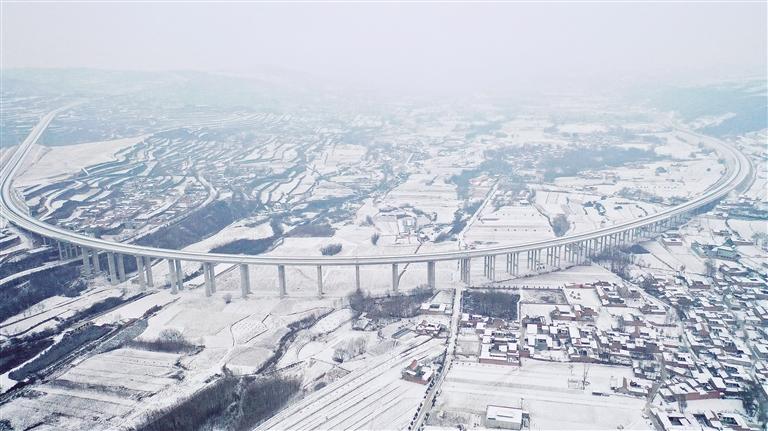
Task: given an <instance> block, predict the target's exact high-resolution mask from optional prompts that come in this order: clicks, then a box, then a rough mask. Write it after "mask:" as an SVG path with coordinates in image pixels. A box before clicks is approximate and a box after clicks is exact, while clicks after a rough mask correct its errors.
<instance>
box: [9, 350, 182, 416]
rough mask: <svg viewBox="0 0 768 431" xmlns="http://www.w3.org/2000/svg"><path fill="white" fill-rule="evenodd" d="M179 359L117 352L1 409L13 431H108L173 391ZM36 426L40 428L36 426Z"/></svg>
mask: <svg viewBox="0 0 768 431" xmlns="http://www.w3.org/2000/svg"><path fill="white" fill-rule="evenodd" d="M178 359H179V355H178V354H172V353H160V352H149V351H146V350H135V349H117V350H113V351H111V352H107V353H103V354H100V355H96V356H93V357H91V358H88V359H86V360H85V361H83V362H81V363H79V364H78V365H76V366H75V367H73V368H71V369H70V370H68V371H67V372H66V373H64V374H63V375H61V376H60V377H58V378H57V379H55V380H53V381H51V382H49V383H46V384H44V385H39V386H36V387H35V391H36V396H35V397H29V398H28V397H20V398H16V399H14V400H13V401H12V402H10V403H7V404H6V405H5V406H4V407H3V417H8V418H13V422H12V424H13V426H14V428H15V429H28V428H29V427H34V428H35V429H50V430H53V429H57V430H83V429H91V430H111V429H117V428H118V427H119V426H120V423H121V418H122V417H123V416H126V415H128V414H130V413H131V412H133V411H135V410H136V409H144V408H146V407H149V406H147V405H146V404H145V403H146V400H147V399H150V398H151V397H152V396H153V395H155V394H157V393H158V392H160V391H162V390H163V389H166V388H168V387H170V386H174V385H176V384H177V383H178V381H179V379H178V377H179V376H180V375H181V373H182V369H181V368H180V367H179V366H178V364H177V363H176V362H177V360H178ZM38 425H41V426H38Z"/></svg>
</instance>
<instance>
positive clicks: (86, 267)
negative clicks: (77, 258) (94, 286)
mask: <svg viewBox="0 0 768 431" xmlns="http://www.w3.org/2000/svg"><path fill="white" fill-rule="evenodd" d="M83 275H85V276H86V277H90V276H91V257H90V256H88V249H87V248H84V249H83Z"/></svg>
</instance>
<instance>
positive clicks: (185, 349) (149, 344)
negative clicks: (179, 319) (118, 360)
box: [128, 328, 197, 353]
mask: <svg viewBox="0 0 768 431" xmlns="http://www.w3.org/2000/svg"><path fill="white" fill-rule="evenodd" d="M128 346H129V347H133V348H136V349H142V350H150V351H153V352H168V353H190V352H193V351H194V350H196V349H197V346H195V345H194V344H193V343H191V342H189V341H188V340H187V339H186V338H184V335H183V334H182V333H181V332H180V331H179V330H178V329H172V328H167V329H163V330H162V331H160V334H159V335H158V337H157V339H156V340H150V341H138V340H133V341H131V342H130V343H128Z"/></svg>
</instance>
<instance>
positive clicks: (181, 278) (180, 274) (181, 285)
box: [174, 259, 216, 292]
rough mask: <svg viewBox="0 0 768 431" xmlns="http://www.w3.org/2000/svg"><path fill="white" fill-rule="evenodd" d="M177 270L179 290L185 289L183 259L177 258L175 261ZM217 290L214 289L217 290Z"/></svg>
mask: <svg viewBox="0 0 768 431" xmlns="http://www.w3.org/2000/svg"><path fill="white" fill-rule="evenodd" d="M174 266H175V270H176V285H177V286H178V288H179V290H180V291H181V290H184V272H183V271H182V270H181V261H180V260H179V259H176V261H175V262H174ZM215 291H216V290H214V292H215Z"/></svg>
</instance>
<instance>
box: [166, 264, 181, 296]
mask: <svg viewBox="0 0 768 431" xmlns="http://www.w3.org/2000/svg"><path fill="white" fill-rule="evenodd" d="M168 284H169V285H170V288H171V293H173V294H174V295H175V294H177V293H179V288H178V286H177V285H176V263H175V261H174V260H173V259H168Z"/></svg>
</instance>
